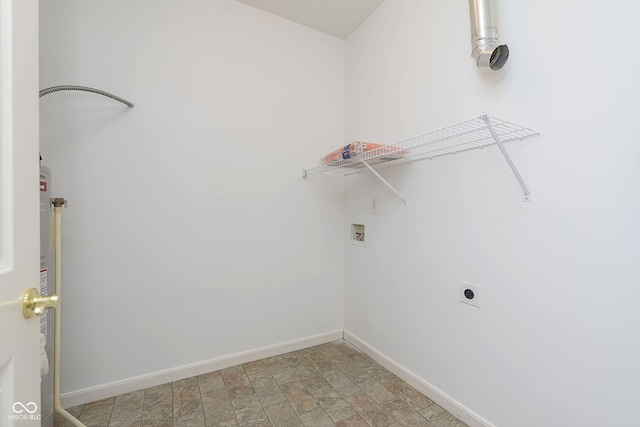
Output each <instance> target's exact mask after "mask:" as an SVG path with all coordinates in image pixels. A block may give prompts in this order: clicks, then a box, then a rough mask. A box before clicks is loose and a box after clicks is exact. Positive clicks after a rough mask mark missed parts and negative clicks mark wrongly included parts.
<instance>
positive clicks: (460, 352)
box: [345, 0, 640, 426]
mask: <svg viewBox="0 0 640 427" xmlns="http://www.w3.org/2000/svg"><path fill="white" fill-rule="evenodd" d="M493 4H494V9H495V12H496V15H497V16H496V18H497V19H496V22H497V24H498V28H499V30H500V34H501V40H502V41H503V42H506V43H507V44H508V45H509V47H510V49H511V59H510V60H509V62H508V63H507V65H506V67H505V68H504V69H503V70H502V71H500V72H498V73H492V72H487V71H480V70H478V69H476V67H475V65H474V64H473V62H472V60H471V58H470V53H471V47H470V41H469V39H470V30H469V12H468V4H467V2H466V1H456V2H452V1H448V0H430V1H424V0H389V1H386V2H384V3H383V4H382V6H381V7H380V8H379V9H377V10H376V12H375V13H374V14H373V15H372V16H371V17H370V18H369V19H368V21H367V22H365V24H364V25H362V26H360V28H359V29H358V30H357V31H356V32H355V33H354V34H352V35H351V36H350V38H349V39H348V40H347V107H346V117H347V121H346V123H347V130H346V136H347V140H366V141H372V142H379V143H391V142H394V141H397V140H400V139H402V138H405V137H409V136H413V135H416V134H419V133H422V132H427V131H430V130H434V129H437V128H440V127H443V126H447V125H450V124H454V123H457V122H460V121H463V120H466V119H469V118H472V117H475V116H478V115H480V114H483V113H488V114H490V115H493V116H496V117H499V118H503V119H508V120H512V121H513V122H515V123H518V124H522V125H526V126H530V127H532V128H533V129H536V130H538V131H539V132H541V135H540V136H538V137H533V138H529V139H527V140H524V141H516V142H511V143H508V144H507V150H508V151H509V153H510V154H511V156H512V158H513V160H514V162H515V163H516V165H517V166H518V168H519V170H520V172H521V174H522V176H523V177H524V179H525V181H526V183H527V184H528V185H529V188H530V190H531V192H532V201H531V202H529V203H525V202H523V197H522V191H521V189H520V187H519V186H518V183H517V181H516V180H515V178H514V176H513V175H512V173H511V171H510V170H509V168H508V166H507V164H506V162H505V161H504V159H503V158H502V157H501V155H500V152H499V151H498V148H497V147H496V146H492V147H489V148H486V149H484V150H476V151H471V152H465V153H459V154H457V155H455V156H447V157H442V158H438V159H434V160H425V161H421V162H417V163H413V164H411V165H409V166H406V167H399V168H391V169H387V170H385V171H383V172H382V174H383V175H384V176H385V177H386V178H387V179H388V180H389V181H390V182H391V183H392V184H393V185H395V186H396V188H397V189H398V190H399V191H400V192H401V193H403V196H405V197H406V199H407V200H408V206H406V207H405V206H403V205H402V203H401V201H400V200H399V199H398V198H396V197H395V196H394V195H393V194H392V193H391V192H390V191H389V190H388V189H386V187H384V186H383V185H382V184H381V183H380V182H378V181H377V180H376V179H375V178H373V177H372V176H371V175H370V174H364V173H363V174H359V175H356V176H353V177H348V179H347V186H346V211H345V215H346V219H350V218H353V219H356V220H361V221H364V222H366V224H367V230H366V232H367V239H368V240H369V244H368V247H366V248H363V247H359V246H355V245H350V244H347V245H346V262H345V268H346V273H345V286H346V291H345V330H347V331H349V332H350V333H352V334H354V335H355V336H357V337H358V338H360V339H361V340H363V341H364V342H366V343H368V344H369V345H370V346H372V347H373V348H375V349H376V350H378V351H380V352H381V353H383V354H384V355H386V356H387V357H389V358H391V359H393V360H394V361H395V362H397V363H398V364H400V365H401V366H403V367H404V368H406V369H407V370H409V371H411V372H413V373H414V374H415V375H416V376H418V377H419V378H421V379H422V380H424V381H425V382H427V383H428V384H430V386H431V387H432V388H434V389H438V390H439V391H440V392H441V393H443V394H444V395H446V396H448V397H449V398H450V399H451V400H452V401H454V402H455V403H457V404H459V405H461V406H462V407H464V408H466V410H467V411H468V412H469V413H471V414H474V415H475V416H476V417H477V418H478V419H484V420H485V421H487V422H488V423H491V424H494V425H496V426H542V425H545V426H604V425H607V426H637V425H638V424H640V414H639V409H638V402H639V401H640V393H639V385H640V381H639V362H638V361H639V360H640V351H639V336H640V322H639V320H640V319H639V317H640V316H639V302H640V294H639V284H640V278H639V268H638V261H639V259H640V253H639V246H640V245H639V242H640V238H639V218H640V213H639V194H640V187H639V181H640V179H639V169H640V167H639V159H640V151H639V148H638V141H639V140H640V132H639V129H638V127H639V126H638V117H640V108H639V101H640V96H639V95H640V93H639V92H640V91H639V78H638V76H639V75H640V69H639V55H640V45H639V42H640V29H639V28H640V27H639V26H638V17H639V16H640V6H639V4H638V2H637V1H635V0H617V1H607V2H604V1H582V0H567V1H549V0H546V1H535V2H534V1H494V2H493ZM374 195H377V196H378V204H379V213H377V214H372V213H370V198H371V196H374ZM347 225H348V224H345V227H346V226H347ZM345 234H346V233H345ZM460 281H468V282H471V283H476V284H478V285H480V286H481V301H482V306H481V307H480V308H479V309H478V308H474V307H472V306H469V305H466V304H462V303H460V302H458V284H459V282H460Z"/></svg>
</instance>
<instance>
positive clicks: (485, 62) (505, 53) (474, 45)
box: [469, 0, 509, 70]
mask: <svg viewBox="0 0 640 427" xmlns="http://www.w3.org/2000/svg"><path fill="white" fill-rule="evenodd" d="M469 12H470V15H471V49H472V50H471V57H472V58H473V60H474V61H475V62H476V65H477V66H478V68H490V69H492V70H499V69H500V68H502V67H503V66H504V64H505V63H506V62H507V59H509V48H508V47H507V45H506V44H503V45H499V44H498V30H496V28H495V27H494V26H493V21H492V18H491V0H469Z"/></svg>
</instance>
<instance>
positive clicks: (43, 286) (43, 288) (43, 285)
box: [40, 268, 49, 338]
mask: <svg viewBox="0 0 640 427" xmlns="http://www.w3.org/2000/svg"><path fill="white" fill-rule="evenodd" d="M48 294H49V292H48V290H47V269H46V268H41V269H40V295H48ZM47 314H48V310H45V312H44V313H43V314H42V317H40V333H41V334H43V335H44V336H45V338H46V337H47V324H48V319H47Z"/></svg>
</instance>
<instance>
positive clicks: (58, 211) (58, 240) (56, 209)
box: [53, 198, 87, 427]
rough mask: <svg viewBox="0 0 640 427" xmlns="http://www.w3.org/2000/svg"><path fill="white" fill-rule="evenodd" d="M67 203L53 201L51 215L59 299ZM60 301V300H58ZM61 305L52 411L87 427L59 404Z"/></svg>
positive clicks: (56, 339) (56, 335) (57, 200)
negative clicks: (52, 218)
mask: <svg viewBox="0 0 640 427" xmlns="http://www.w3.org/2000/svg"><path fill="white" fill-rule="evenodd" d="M66 202H67V201H66V200H64V199H62V198H60V199H53V213H54V217H55V227H54V235H55V237H54V239H55V252H54V253H55V258H56V294H57V295H58V297H59V298H60V297H61V296H62V289H61V287H60V283H61V280H60V279H61V277H62V274H61V267H62V257H61V254H62V237H61V235H62V233H61V231H62V206H64V205H65V203H66ZM60 300H62V298H60ZM61 305H62V303H61V304H60V305H58V307H57V308H56V325H55V328H54V329H55V333H54V336H55V340H54V345H53V348H54V349H53V354H54V356H53V358H54V360H53V410H54V411H55V412H57V413H59V414H60V415H62V417H63V418H65V419H66V420H67V421H69V423H70V424H71V425H74V426H76V427H87V426H86V425H84V424H83V423H81V422H80V421H78V420H77V419H76V418H75V417H74V416H73V415H71V414H70V413H69V412H67V411H66V410H65V409H64V408H63V407H62V405H61V404H60V317H61V316H60V309H61Z"/></svg>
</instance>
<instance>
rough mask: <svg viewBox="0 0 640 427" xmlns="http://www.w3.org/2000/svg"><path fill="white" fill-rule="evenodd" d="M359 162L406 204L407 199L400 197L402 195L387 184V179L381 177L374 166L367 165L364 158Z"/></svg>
mask: <svg viewBox="0 0 640 427" xmlns="http://www.w3.org/2000/svg"><path fill="white" fill-rule="evenodd" d="M360 162H361V163H362V164H363V165H365V166H366V167H367V168H368V169H369V170H370V171H371V172H372V173H373V174H374V175H375V176H377V177H378V179H379V180H380V181H382V183H383V184H384V185H386V186H387V187H389V189H390V190H391V191H393V192H394V193H395V195H396V196H398V197H399V198H400V200H402V203H404V205H405V206H407V201H406V200H405V199H404V197H402V195H401V194H400V193H398V191H397V190H396V189H395V188H393V187H392V186H391V184H389V183H388V182H387V180H386V179H384V178H383V177H382V176H381V175H380V174H379V173H378V172H376V170H375V169H374V168H372V167H371V165H369V163H367V162H365V161H364V160H360Z"/></svg>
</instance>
